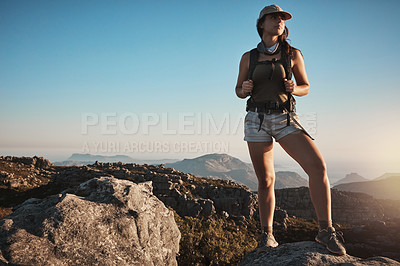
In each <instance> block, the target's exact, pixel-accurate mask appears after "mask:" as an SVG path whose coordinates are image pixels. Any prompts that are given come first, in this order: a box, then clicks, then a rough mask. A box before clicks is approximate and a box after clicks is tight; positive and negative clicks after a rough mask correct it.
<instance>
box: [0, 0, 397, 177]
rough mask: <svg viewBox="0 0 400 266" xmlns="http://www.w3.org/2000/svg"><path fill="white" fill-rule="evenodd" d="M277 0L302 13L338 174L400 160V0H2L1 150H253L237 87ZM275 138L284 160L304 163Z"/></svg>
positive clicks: (316, 108) (325, 140)
mask: <svg viewBox="0 0 400 266" xmlns="http://www.w3.org/2000/svg"><path fill="white" fill-rule="evenodd" d="M272 3H276V4H278V5H279V6H281V7H282V8H283V9H284V10H287V11H288V12H291V13H292V14H293V19H291V20H289V21H287V23H286V25H287V27H288V28H289V30H290V36H289V39H290V40H291V44H292V45H293V46H295V47H297V48H299V49H300V50H301V51H302V53H303V55H304V59H305V63H306V69H307V73H308V77H309V80H310V83H311V88H310V93H309V94H308V95H307V96H304V97H297V111H298V114H299V116H300V120H301V122H302V123H303V125H304V126H305V127H306V128H307V129H308V130H309V131H310V133H311V134H312V135H313V136H314V137H315V139H316V140H315V142H316V144H317V146H318V147H319V149H320V150H321V152H322V154H323V156H324V157H325V159H326V161H327V163H328V171H330V174H331V175H332V176H333V177H334V178H341V177H344V174H345V173H349V172H358V173H360V174H361V175H363V176H365V177H367V178H374V177H377V176H379V175H380V174H383V173H384V172H400V164H399V163H400V141H399V139H398V136H399V135H400V134H399V133H400V123H399V121H400V119H399V118H400V114H399V113H400V112H399V111H400V106H399V100H400V97H399V96H400V92H399V85H398V77H399V67H398V64H399V61H400V52H399V51H398V45H399V40H400V32H399V30H398V28H399V26H400V23H399V21H398V19H397V17H398V14H399V12H400V2H399V1H396V0H393V1H368V0H358V1H352V0H349V1H321V0H314V1H297V0H293V1H289V0H287V1H276V2H266V1H257V0H256V1H232V0H229V1H228V0H227V1H188V0H185V1H183V0H182V1H165V0H164V1H144V0H141V1H118V0H117V1H111V0H110V1H103V0H96V1H87V0H83V1H66V0H65V1H61V0H59V1H39V0H38V1H20V0H12V1H11V0H2V1H0V125H1V128H0V154H2V155H19V156H21V155H26V156H33V155H38V156H44V157H47V158H49V159H50V160H53V161H55V160H64V159H66V158H67V157H69V156H70V155H71V154H72V153H74V152H77V153H81V152H87V153H92V154H104V155H113V154H126V155H129V156H131V157H133V158H154V159H159V158H176V159H183V158H194V157H197V156H200V155H202V154H205V153H214V152H217V153H228V154H230V155H233V156H235V157H238V158H240V159H242V160H244V161H247V162H249V161H250V159H249V155H248V150H247V145H246V142H245V141H243V118H244V115H245V100H243V99H239V98H237V97H236V95H235V91H234V87H235V85H236V79H237V74H238V64H239V61H240V58H241V55H242V54H243V53H244V52H245V51H248V50H250V49H252V48H253V47H255V46H256V45H257V43H258V42H259V41H260V39H259V36H258V34H257V31H256V28H255V23H256V19H257V17H258V14H259V12H260V10H261V9H262V8H263V7H264V6H265V5H269V4H272ZM214 126H215V127H214ZM275 147H276V148H277V149H276V162H277V165H278V166H280V167H282V169H284V168H285V167H294V168H295V167H296V166H295V165H296V164H295V162H294V161H293V160H292V159H291V158H289V157H288V156H287V155H286V154H285V153H284V152H283V151H282V149H280V147H279V144H277V143H276V145H275Z"/></svg>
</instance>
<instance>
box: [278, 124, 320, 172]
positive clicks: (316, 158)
mask: <svg viewBox="0 0 400 266" xmlns="http://www.w3.org/2000/svg"><path fill="white" fill-rule="evenodd" d="M278 143H279V144H280V145H281V146H282V148H283V149H284V150H285V151H286V152H287V153H288V154H289V155H290V156H291V157H292V158H293V159H294V160H295V161H297V162H298V163H299V164H300V166H301V167H302V168H303V169H304V171H305V172H306V173H307V174H309V173H311V172H313V171H325V168H326V166H325V161H324V159H323V157H322V154H321V153H320V152H319V150H318V148H317V146H316V145H315V143H314V141H313V140H311V139H310V138H309V137H308V136H307V135H305V134H304V133H303V132H302V131H296V132H294V133H291V134H289V135H287V136H285V137H283V138H281V139H280V140H279V141H278Z"/></svg>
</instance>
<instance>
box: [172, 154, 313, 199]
mask: <svg viewBox="0 0 400 266" xmlns="http://www.w3.org/2000/svg"><path fill="white" fill-rule="evenodd" d="M165 167H172V168H174V169H176V170H179V171H182V172H189V173H192V174H194V175H197V176H203V177H211V178H220V179H225V180H233V181H236V182H237V183H239V184H243V185H246V186H248V187H249V188H250V189H251V190H253V191H256V190H257V187H258V181H257V176H256V174H255V172H254V169H253V165H252V164H249V163H245V162H243V161H241V160H239V159H238V158H235V157H232V156H230V155H228V154H218V153H213V154H206V155H203V156H200V157H197V158H194V159H184V160H182V161H179V162H175V163H166V164H165ZM275 175H276V181H275V188H276V189H279V188H289V187H298V186H307V180H305V179H304V178H302V177H301V176H300V175H299V174H297V173H295V172H287V171H279V172H276V174H275Z"/></svg>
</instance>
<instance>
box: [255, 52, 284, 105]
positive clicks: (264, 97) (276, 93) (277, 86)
mask: <svg viewBox="0 0 400 266" xmlns="http://www.w3.org/2000/svg"><path fill="white" fill-rule="evenodd" d="M284 78H286V72H285V68H284V66H283V63H282V57H281V59H278V60H276V59H274V60H264V61H259V62H257V65H256V67H255V68H254V72H253V86H254V87H253V92H252V96H251V98H253V101H254V102H267V101H273V102H278V103H284V102H286V101H287V93H286V90H285V85H284V83H283V79H284Z"/></svg>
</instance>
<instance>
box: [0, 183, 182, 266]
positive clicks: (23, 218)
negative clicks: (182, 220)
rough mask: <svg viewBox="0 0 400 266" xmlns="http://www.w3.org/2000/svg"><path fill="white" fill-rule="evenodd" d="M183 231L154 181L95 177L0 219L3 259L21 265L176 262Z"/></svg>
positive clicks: (0, 250)
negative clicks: (154, 190)
mask: <svg viewBox="0 0 400 266" xmlns="http://www.w3.org/2000/svg"><path fill="white" fill-rule="evenodd" d="M180 237H181V235H180V232H179V230H178V227H177V225H176V223H175V220H174V215H173V213H172V211H170V210H169V209H167V208H166V207H165V205H164V204H163V203H162V202H161V201H160V200H159V199H157V198H156V197H155V196H154V195H153V193H152V183H151V182H145V183H139V184H135V183H133V182H130V181H127V180H118V179H115V178H112V177H101V178H93V179H91V180H89V181H86V182H84V183H82V184H81V185H80V186H79V187H78V188H77V189H75V190H74V191H73V192H72V193H66V192H63V193H61V194H58V195H53V196H50V197H47V198H45V199H43V200H38V199H33V200H30V201H26V202H25V203H23V204H21V205H20V206H18V207H17V208H16V210H15V212H13V213H12V214H10V215H9V216H7V217H6V219H3V220H2V221H0V261H1V260H3V258H6V260H7V262H8V263H10V264H22V265H44V264H47V265H98V264H99V263H100V264H103V265H116V264H119V265H177V261H176V255H177V253H178V251H179V240H180Z"/></svg>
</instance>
